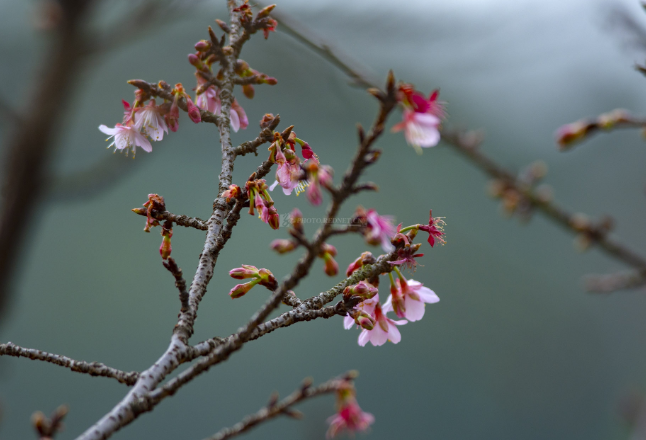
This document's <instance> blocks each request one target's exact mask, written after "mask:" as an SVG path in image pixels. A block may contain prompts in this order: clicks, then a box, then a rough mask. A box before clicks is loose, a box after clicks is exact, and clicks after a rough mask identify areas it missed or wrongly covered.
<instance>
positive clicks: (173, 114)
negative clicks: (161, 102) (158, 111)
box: [164, 95, 179, 132]
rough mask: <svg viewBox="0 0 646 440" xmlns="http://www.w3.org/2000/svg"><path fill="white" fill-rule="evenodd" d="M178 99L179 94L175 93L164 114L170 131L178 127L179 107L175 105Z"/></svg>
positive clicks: (174, 130)
mask: <svg viewBox="0 0 646 440" xmlns="http://www.w3.org/2000/svg"><path fill="white" fill-rule="evenodd" d="M178 99H179V95H175V99H174V100H173V104H172V105H171V106H170V111H169V112H168V113H166V114H165V115H164V120H165V121H166V125H168V129H169V130H170V131H172V132H176V131H177V129H178V128H179V107H178V106H177V100H178Z"/></svg>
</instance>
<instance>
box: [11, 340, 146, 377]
mask: <svg viewBox="0 0 646 440" xmlns="http://www.w3.org/2000/svg"><path fill="white" fill-rule="evenodd" d="M0 355H1V356H14V357H24V358H29V359H32V360H38V361H43V362H49V363H51V364H55V365H60V366H61V367H65V368H69V369H70V370H72V371H74V372H76V373H84V374H89V375H90V376H102V377H110V378H112V379H116V380H118V381H119V382H120V383H123V384H126V385H128V386H132V385H134V384H135V382H136V381H137V379H138V378H139V373H137V372H136V371H130V372H125V371H121V370H117V369H116V368H112V367H108V366H106V365H103V364H101V363H99V362H85V361H76V360H74V359H71V358H68V357H67V356H61V355H58V354H53V353H47V352H45V351H40V350H35V349H33V348H23V347H19V346H17V345H14V344H12V343H11V342H7V343H6V344H0Z"/></svg>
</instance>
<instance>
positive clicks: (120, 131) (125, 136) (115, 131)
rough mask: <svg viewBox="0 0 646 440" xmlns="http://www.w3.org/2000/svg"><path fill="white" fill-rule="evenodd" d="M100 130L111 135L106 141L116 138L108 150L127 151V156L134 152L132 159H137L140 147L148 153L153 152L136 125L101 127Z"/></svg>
mask: <svg viewBox="0 0 646 440" xmlns="http://www.w3.org/2000/svg"><path fill="white" fill-rule="evenodd" d="M99 130H101V131H102V132H103V133H105V134H107V135H110V137H109V138H108V139H106V140H110V138H112V137H114V140H113V142H112V143H111V144H110V145H109V146H108V148H110V147H114V150H115V151H117V150H125V151H126V155H128V150H132V157H135V153H136V147H140V148H141V149H142V150H144V151H145V152H146V153H150V152H151V151H153V147H152V145H151V144H150V141H149V140H148V139H146V136H144V135H143V134H141V132H140V131H139V129H138V128H137V127H135V126H134V125H122V124H117V125H115V126H114V128H110V127H107V126H105V125H99Z"/></svg>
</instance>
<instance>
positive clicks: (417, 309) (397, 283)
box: [383, 271, 440, 322]
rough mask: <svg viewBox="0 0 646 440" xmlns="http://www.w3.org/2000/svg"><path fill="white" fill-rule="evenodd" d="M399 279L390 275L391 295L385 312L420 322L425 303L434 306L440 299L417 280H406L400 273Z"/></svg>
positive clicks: (384, 307) (385, 304) (385, 305)
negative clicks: (394, 278)
mask: <svg viewBox="0 0 646 440" xmlns="http://www.w3.org/2000/svg"><path fill="white" fill-rule="evenodd" d="M397 272H398V275H399V278H397V279H396V280H393V277H392V275H390V282H391V286H390V295H389V296H388V299H387V300H386V302H385V303H384V306H383V310H384V313H386V312H390V311H392V312H395V314H396V315H397V316H398V317H400V318H406V319H408V320H409V321H411V322H413V321H419V320H420V319H422V318H423V317H424V312H425V303H426V304H434V303H436V302H438V301H439V300H440V298H439V297H438V296H437V295H436V294H435V292H433V291H432V290H431V289H429V288H428V287H424V286H423V285H422V283H420V282H419V281H415V280H406V278H404V277H403V276H402V275H401V273H400V272H399V271H397Z"/></svg>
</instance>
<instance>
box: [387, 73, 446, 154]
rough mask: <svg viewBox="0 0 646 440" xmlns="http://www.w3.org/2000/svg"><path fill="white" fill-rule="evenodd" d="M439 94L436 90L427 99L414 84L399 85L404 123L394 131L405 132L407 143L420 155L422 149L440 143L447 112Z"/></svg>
mask: <svg viewBox="0 0 646 440" xmlns="http://www.w3.org/2000/svg"><path fill="white" fill-rule="evenodd" d="M439 94H440V92H439V90H435V91H433V92H432V93H431V94H430V95H429V97H428V98H426V97H424V95H423V94H422V93H420V92H418V91H417V90H415V87H414V86H413V85H412V84H405V83H402V84H400V85H399V90H398V93H397V100H398V102H399V103H400V104H401V106H402V107H403V111H402V122H400V123H399V124H396V125H395V126H394V127H393V131H400V130H404V137H405V138H406V142H408V144H409V145H411V146H412V147H413V148H415V151H417V152H418V153H419V154H421V152H422V148H427V147H434V146H435V145H437V143H438V142H439V141H440V124H441V122H442V119H443V118H444V117H445V116H446V112H445V111H444V104H445V103H444V102H442V101H439V100H438V98H439Z"/></svg>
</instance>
